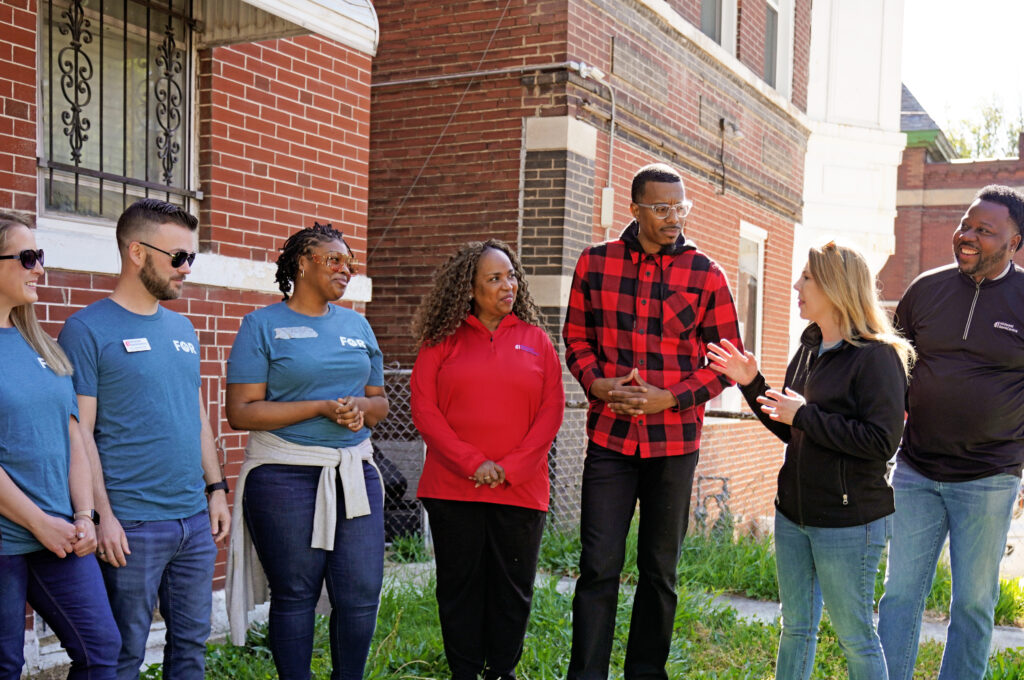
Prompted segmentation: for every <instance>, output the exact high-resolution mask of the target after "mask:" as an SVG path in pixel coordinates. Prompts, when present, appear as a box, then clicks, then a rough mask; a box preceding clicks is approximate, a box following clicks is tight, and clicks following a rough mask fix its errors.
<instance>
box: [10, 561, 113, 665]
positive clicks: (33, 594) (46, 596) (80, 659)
mask: <svg viewBox="0 0 1024 680" xmlns="http://www.w3.org/2000/svg"><path fill="white" fill-rule="evenodd" d="M26 602H28V604H30V605H32V609H34V610H35V612H36V615H37V616H41V617H43V620H44V621H46V623H47V624H49V626H50V628H52V629H53V632H54V633H56V634H57V639H59V640H60V644H61V645H62V646H63V647H64V650H65V651H66V652H67V653H68V656H69V657H71V670H70V671H69V672H68V678H69V680H112V679H113V678H114V669H115V667H116V664H117V651H118V649H120V647H121V638H120V637H119V636H118V634H117V627H116V626H115V625H114V619H113V617H112V616H111V615H110V605H109V604H108V602H107V596H106V593H105V592H104V590H103V579H102V577H101V576H100V570H99V567H98V566H96V558H95V557H93V556H92V555H89V556H87V557H77V556H75V555H68V556H67V557H65V558H63V559H61V558H59V557H57V556H56V555H54V554H53V553H51V552H50V551H49V550H40V551H38V552H32V553H27V554H24V555H0V680H18V679H19V678H20V677H21V667H22V666H23V665H24V664H25V656H24V651H25V603H26Z"/></svg>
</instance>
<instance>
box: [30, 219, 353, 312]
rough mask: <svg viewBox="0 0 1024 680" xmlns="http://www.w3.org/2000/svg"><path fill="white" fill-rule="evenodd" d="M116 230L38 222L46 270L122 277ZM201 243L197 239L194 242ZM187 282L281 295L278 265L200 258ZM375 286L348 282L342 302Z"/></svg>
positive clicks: (86, 223) (90, 223)
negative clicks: (120, 274)
mask: <svg viewBox="0 0 1024 680" xmlns="http://www.w3.org/2000/svg"><path fill="white" fill-rule="evenodd" d="M114 227H115V225H114V224H113V223H112V222H110V221H108V220H88V219H85V218H82V219H78V218H71V217H65V216H59V217H57V216H53V215H40V216H39V218H38V219H37V220H36V241H37V242H38V244H39V247H40V248H42V249H43V250H45V251H46V268H47V269H60V270H65V271H73V272H84V273H88V274H107V275H111V276H117V275H118V274H119V273H120V271H121V258H120V255H119V254H118V250H117V240H116V239H115V237H114ZM197 241H198V237H195V241H194V242H197ZM191 269H192V273H190V274H189V276H188V281H189V282H191V283H195V284H199V285H202V286H210V287H214V288H233V289H238V290H246V291H254V292H258V293H271V294H274V295H280V294H281V291H280V290H279V289H278V287H277V283H276V281H275V280H274V275H275V273H276V272H277V265H275V264H274V263H273V262H253V261H252V260H246V259H243V258H240V257H227V256H225V255H216V254H214V253H200V254H199V256H198V257H197V258H196V261H195V264H193V265H192V267H191ZM372 294H373V281H372V279H370V278H369V277H368V276H365V275H362V274H357V275H355V276H353V277H352V279H351V281H349V284H348V288H347V289H346V290H345V295H344V296H343V297H342V298H341V299H342V300H348V301H351V302H370V301H371V298H372Z"/></svg>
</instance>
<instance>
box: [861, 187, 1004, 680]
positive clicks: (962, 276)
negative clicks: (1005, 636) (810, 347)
mask: <svg viewBox="0 0 1024 680" xmlns="http://www.w3.org/2000/svg"><path fill="white" fill-rule="evenodd" d="M1022 230H1024V195H1022V194H1021V192H1020V191H1018V190H1016V189H1013V188H1011V187H1007V186H1001V185H990V186H987V187H985V188H984V189H982V190H981V191H979V192H978V194H977V196H976V197H975V199H974V201H973V202H972V203H971V205H970V206H969V207H968V208H967V212H966V213H964V216H963V217H962V218H960V223H959V225H957V227H956V229H955V230H954V231H953V256H954V259H955V263H954V264H950V265H947V266H945V267H940V268H938V269H933V270H931V271H928V272H925V273H924V274H921V275H920V276H919V277H917V279H915V280H914V282H913V283H911V284H910V287H909V288H908V289H907V292H906V293H904V295H903V299H901V300H900V303H899V305H898V306H897V308H896V325H897V327H898V330H899V331H900V332H901V333H903V335H904V336H905V337H906V338H907V340H909V341H910V342H911V344H913V345H914V348H915V349H916V350H917V363H916V364H915V365H914V368H913V371H912V373H911V375H910V384H909V388H908V391H907V400H906V408H907V424H906V429H905V430H904V433H903V442H902V443H901V444H900V448H899V450H898V452H897V463H896V469H895V472H894V473H893V478H892V486H893V489H894V490H895V495H896V513H895V515H894V521H893V534H892V541H891V542H890V545H889V561H888V569H887V574H886V581H885V595H884V596H883V597H882V601H881V603H880V604H879V606H878V612H879V623H878V635H879V637H880V638H881V640H882V648H883V649H884V651H885V660H886V664H887V665H888V668H889V678H890V680H910V678H911V677H912V676H913V674H914V662H915V660H916V658H917V648H918V638H919V636H920V632H921V614H922V613H923V611H924V604H925V598H926V597H927V595H928V592H929V590H930V588H931V583H932V577H933V575H934V573H935V563H936V561H937V560H938V558H939V553H940V552H941V551H942V546H943V544H944V543H945V541H946V537H947V536H948V537H949V559H950V567H951V570H952V577H953V599H952V601H951V603H950V607H949V625H948V627H947V632H946V648H945V650H944V652H943V654H942V666H941V668H940V670H939V680H981V678H982V677H984V675H985V670H986V665H987V663H988V654H989V644H990V642H991V640H992V628H993V616H994V612H995V606H996V601H997V599H998V597H999V562H1000V560H1001V558H1002V556H1003V553H1004V550H1005V546H1006V534H1007V531H1008V530H1009V527H1010V517H1011V511H1012V508H1013V504H1014V501H1015V500H1016V498H1017V489H1018V486H1019V484H1020V475H1021V465H1022V463H1024V426H1022V423H1024V269H1022V268H1021V267H1019V266H1018V265H1016V264H1014V263H1013V261H1012V258H1013V255H1014V253H1015V252H1017V251H1018V250H1019V249H1020V247H1021V239H1022Z"/></svg>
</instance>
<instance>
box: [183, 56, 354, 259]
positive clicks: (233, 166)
mask: <svg viewBox="0 0 1024 680" xmlns="http://www.w3.org/2000/svg"><path fill="white" fill-rule="evenodd" d="M369 70H370V57H369V56H367V55H365V54H362V53H360V52H356V51H354V50H352V49H349V48H346V47H343V46H341V45H340V44H337V43H334V42H332V41H329V40H325V39H322V38H318V37H315V36H303V37H299V38H289V39H284V40H267V41H263V42H256V43H245V44H241V45H234V46H230V47H217V48H214V49H212V50H206V51H204V52H203V53H202V54H201V58H200V68H199V116H200V121H201V122H200V145H199V146H200V175H201V177H202V188H203V192H204V194H206V196H207V198H206V199H205V200H204V201H203V204H202V209H201V215H200V217H201V219H200V223H201V225H202V227H201V238H202V240H203V247H204V249H209V251H210V252H214V253H218V254H221V255H228V256H233V257H240V258H244V259H247V260H254V261H257V262H265V261H273V260H274V259H276V257H277V252H276V251H277V249H278V248H279V247H280V246H281V244H282V243H283V241H284V239H285V238H287V236H288V235H289V234H291V233H293V232H294V231H296V230H297V229H300V228H302V227H308V226H312V223H313V221H314V220H318V221H320V222H331V223H333V225H334V226H335V228H337V229H339V230H341V231H343V232H345V234H346V237H349V236H351V238H348V239H347V240H348V242H349V245H350V246H351V247H352V248H353V250H355V251H356V253H357V255H358V256H359V257H360V259H365V252H366V197H367V181H366V176H367V171H368V163H369V153H368V151H367V149H368V146H369V134H370V97H369V73H370V71H369Z"/></svg>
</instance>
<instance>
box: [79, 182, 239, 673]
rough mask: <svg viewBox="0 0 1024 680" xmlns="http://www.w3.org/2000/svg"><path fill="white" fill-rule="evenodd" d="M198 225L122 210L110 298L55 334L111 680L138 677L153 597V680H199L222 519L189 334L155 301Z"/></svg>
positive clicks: (225, 514) (165, 296) (145, 208)
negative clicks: (86, 496) (158, 645)
mask: <svg viewBox="0 0 1024 680" xmlns="http://www.w3.org/2000/svg"><path fill="white" fill-rule="evenodd" d="M197 226H198V220H197V219H196V218H195V217H194V216H193V215H191V214H189V213H188V212H187V211H185V210H184V209H183V208H181V207H179V206H176V205H172V204H170V203H166V202H164V201H160V200H156V199H149V198H147V199H143V200H140V201H137V202H136V203H134V204H132V205H131V206H129V207H128V209H127V210H125V212H124V213H123V214H122V215H121V217H120V218H119V219H118V221H117V232H116V234H117V245H118V249H119V251H120V255H121V274H120V277H119V278H118V280H117V284H116V286H115V287H114V291H113V293H111V295H110V297H108V298H105V299H103V300H100V301H98V302H95V303H93V304H91V305H89V306H88V307H86V308H85V309H82V310H80V311H78V312H77V313H75V314H74V315H72V316H71V318H69V319H68V320H67V323H66V324H65V325H64V329H63V330H62V331H61V334H60V338H59V342H60V345H61V347H63V348H64V351H65V352H66V353H67V354H68V357H69V358H70V359H71V362H72V364H73V365H74V369H75V370H74V375H73V378H72V379H73V381H74V386H75V392H76V393H77V395H78V409H79V413H80V423H81V427H82V431H83V435H84V437H83V439H84V441H85V448H86V451H87V452H88V454H89V456H90V458H91V461H92V465H93V471H94V481H93V486H94V495H95V506H96V512H95V513H94V516H93V521H94V522H97V532H96V533H97V537H98V543H99V546H98V548H97V551H96V554H97V557H98V558H99V561H100V566H101V569H102V571H103V579H104V582H105V584H106V588H107V594H108V595H109V597H110V604H111V609H112V611H113V613H114V619H115V620H116V622H117V626H118V629H119V630H120V633H121V638H122V646H121V652H120V654H119V657H118V668H117V677H118V678H119V680H127V679H128V678H132V679H134V678H138V677H139V669H140V667H141V665H142V663H143V660H144V657H145V652H146V641H147V638H148V637H149V631H150V627H151V625H152V620H153V609H154V607H155V606H156V605H157V602H158V601H159V605H160V613H161V615H162V616H163V619H164V622H165V623H166V625H167V637H166V646H165V647H164V663H163V673H164V677H165V678H175V680H178V679H179V678H183V679H186V680H200V679H201V678H203V674H204V655H205V651H206V649H205V645H206V639H207V638H208V637H209V634H210V610H211V604H212V580H213V565H214V559H215V558H216V555H217V546H216V543H219V542H223V540H224V539H225V537H226V536H227V534H228V530H229V528H230V524H231V516H230V513H229V511H228V505H227V483H226V482H225V481H224V478H223V474H222V472H221V469H220V465H219V464H218V460H217V452H216V446H215V443H214V439H213V432H212V430H211V428H210V421H209V418H208V416H207V414H206V408H205V405H204V404H203V399H202V389H201V381H200V377H199V339H198V337H197V336H196V332H195V329H194V328H193V327H192V324H191V322H189V320H188V319H186V318H185V317H184V316H182V315H181V314H178V313H176V312H172V311H170V310H168V309H165V308H164V307H163V306H162V305H161V304H160V303H161V302H162V301H164V300H174V299H176V298H178V297H179V296H180V295H181V289H182V285H183V283H184V281H185V277H186V276H187V275H188V274H189V272H190V271H191V270H190V266H191V265H192V263H193V261H195V256H196V254H195V252H194V251H193V232H195V230H196V227H197Z"/></svg>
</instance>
